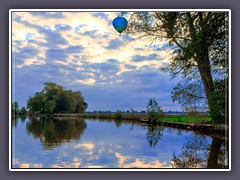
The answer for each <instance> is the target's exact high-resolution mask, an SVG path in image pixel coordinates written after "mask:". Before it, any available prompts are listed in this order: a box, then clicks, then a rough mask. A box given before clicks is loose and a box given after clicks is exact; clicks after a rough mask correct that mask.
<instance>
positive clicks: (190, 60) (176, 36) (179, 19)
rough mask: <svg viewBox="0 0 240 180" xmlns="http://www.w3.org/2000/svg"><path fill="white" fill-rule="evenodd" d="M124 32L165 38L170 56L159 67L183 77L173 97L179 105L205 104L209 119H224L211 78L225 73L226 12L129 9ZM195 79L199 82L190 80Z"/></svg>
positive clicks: (156, 38)
mask: <svg viewBox="0 0 240 180" xmlns="http://www.w3.org/2000/svg"><path fill="white" fill-rule="evenodd" d="M126 32H127V33H128V34H132V35H136V36H137V37H138V38H139V39H141V38H144V39H148V40H150V45H152V43H154V42H157V41H159V40H162V39H167V40H168V42H169V45H170V46H172V50H173V58H172V60H171V61H170V63H169V64H167V65H166V66H165V67H164V68H163V70H164V71H166V72H169V73H170V74H171V76H172V77H173V78H174V77H175V76H181V79H183V80H184V81H183V82H182V83H181V84H178V86H177V87H176V88H175V89H174V91H173V93H172V94H173V100H174V101H175V100H177V101H178V102H179V103H180V104H181V105H182V107H183V109H184V108H185V107H186V106H189V103H190V106H189V107H193V106H194V107H196V106H195V105H194V103H199V104H200V107H201V108H203V106H205V105H207V106H208V109H209V110H210V113H211V115H212V118H213V121H214V122H217V121H221V123H224V121H223V120H222V119H223V116H225V117H228V114H227V113H228V111H227V112H226V113H222V111H221V107H222V106H221V107H219V106H217V104H218V102H219V100H218V97H220V94H219V93H220V92H219V91H218V87H217V86H215V82H214V81H215V80H216V79H222V80H223V79H225V78H227V77H228V38H229V37H228V12H133V13H131V15H130V19H129V20H128V28H127V29H126ZM156 47H158V46H156ZM195 79H196V80H197V81H199V82H200V83H199V82H197V81H191V80H195ZM185 80H186V81H185ZM189 80H190V81H189ZM186 82H187V83H186ZM215 88H217V89H215ZM225 91H226V89H225ZM202 92H203V93H202ZM222 103H223V104H225V105H226V100H225V103H224V101H222ZM189 107H187V108H189ZM197 108H198V107H197Z"/></svg>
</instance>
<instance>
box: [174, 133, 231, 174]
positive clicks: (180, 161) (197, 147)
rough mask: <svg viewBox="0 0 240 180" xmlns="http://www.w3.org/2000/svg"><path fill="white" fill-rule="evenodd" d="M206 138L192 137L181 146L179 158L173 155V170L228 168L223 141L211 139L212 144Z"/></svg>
mask: <svg viewBox="0 0 240 180" xmlns="http://www.w3.org/2000/svg"><path fill="white" fill-rule="evenodd" d="M206 138H207V137H204V136H201V135H194V136H193V137H190V138H188V139H187V141H186V143H184V144H183V147H182V152H181V153H180V154H179V156H176V155H175V154H173V159H172V167H173V168H213V169H218V168H228V157H227V153H228V150H227V149H226V146H225V140H223V139H220V138H216V137H212V142H211V143H209V142H208V141H207V140H206Z"/></svg>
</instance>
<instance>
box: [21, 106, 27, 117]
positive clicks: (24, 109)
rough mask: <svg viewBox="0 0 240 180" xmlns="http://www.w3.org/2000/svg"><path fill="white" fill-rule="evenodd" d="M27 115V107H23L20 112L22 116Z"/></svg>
mask: <svg viewBox="0 0 240 180" xmlns="http://www.w3.org/2000/svg"><path fill="white" fill-rule="evenodd" d="M26 114H27V110H26V108H25V107H22V108H21V110H20V115H26Z"/></svg>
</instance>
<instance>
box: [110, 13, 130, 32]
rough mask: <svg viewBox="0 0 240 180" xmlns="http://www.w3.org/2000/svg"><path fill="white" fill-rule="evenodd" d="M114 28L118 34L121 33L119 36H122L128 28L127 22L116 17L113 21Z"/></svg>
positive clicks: (122, 18)
mask: <svg viewBox="0 0 240 180" xmlns="http://www.w3.org/2000/svg"><path fill="white" fill-rule="evenodd" d="M112 23H113V27H114V28H115V29H116V31H117V32H119V33H120V34H119V36H121V33H122V32H123V31H124V30H125V29H126V28H127V24H128V22H127V20H126V19H125V18H124V17H119V16H118V17H116V18H115V19H114V20H113V22H112Z"/></svg>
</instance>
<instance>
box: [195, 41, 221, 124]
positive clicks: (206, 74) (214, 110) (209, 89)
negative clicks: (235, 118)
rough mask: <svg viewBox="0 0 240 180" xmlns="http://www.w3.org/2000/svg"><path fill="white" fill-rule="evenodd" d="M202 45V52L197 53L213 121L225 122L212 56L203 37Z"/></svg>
mask: <svg viewBox="0 0 240 180" xmlns="http://www.w3.org/2000/svg"><path fill="white" fill-rule="evenodd" d="M202 42H203V43H202V47H200V48H201V50H200V52H198V54H197V58H198V59H197V63H198V69H199V72H200V76H201V79H202V82H203V85H204V90H205V93H206V97H207V101H208V106H209V110H210V114H211V117H212V122H213V123H224V117H223V116H222V115H221V111H220V108H219V104H218V97H217V94H216V93H215V91H214V82H213V78H212V73H211V65H210V60H209V59H210V58H209V53H208V47H207V46H206V43H205V42H206V41H205V39H204V37H203V40H202Z"/></svg>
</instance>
